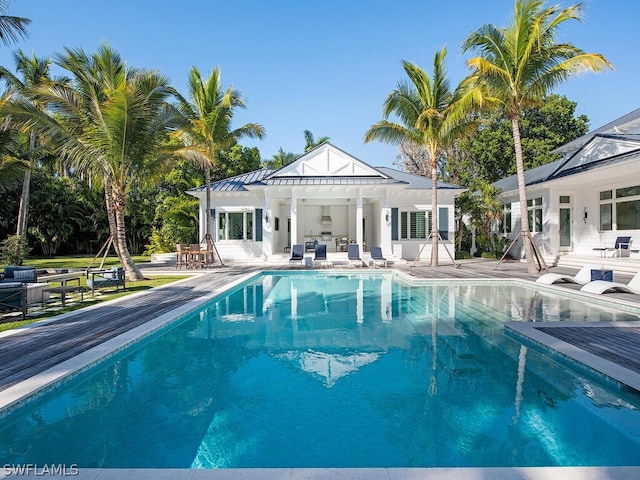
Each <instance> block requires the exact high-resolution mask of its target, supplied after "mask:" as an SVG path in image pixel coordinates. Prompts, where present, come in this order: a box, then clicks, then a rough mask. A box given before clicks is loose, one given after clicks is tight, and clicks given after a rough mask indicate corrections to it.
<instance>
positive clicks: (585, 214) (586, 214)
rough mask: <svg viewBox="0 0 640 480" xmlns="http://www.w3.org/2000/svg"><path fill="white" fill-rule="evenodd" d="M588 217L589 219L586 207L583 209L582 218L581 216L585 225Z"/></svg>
mask: <svg viewBox="0 0 640 480" xmlns="http://www.w3.org/2000/svg"><path fill="white" fill-rule="evenodd" d="M588 217H589V213H588V212H587V207H584V216H583V220H584V223H587V218H588Z"/></svg>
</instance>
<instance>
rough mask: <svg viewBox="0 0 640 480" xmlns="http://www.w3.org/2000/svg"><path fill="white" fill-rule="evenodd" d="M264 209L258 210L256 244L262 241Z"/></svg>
mask: <svg viewBox="0 0 640 480" xmlns="http://www.w3.org/2000/svg"><path fill="white" fill-rule="evenodd" d="M263 220H264V219H263V218H262V209H261V208H256V222H255V223H256V242H261V241H262V221H263Z"/></svg>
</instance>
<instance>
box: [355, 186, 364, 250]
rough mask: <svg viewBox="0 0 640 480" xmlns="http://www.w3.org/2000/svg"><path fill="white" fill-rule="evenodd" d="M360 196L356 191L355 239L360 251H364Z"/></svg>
mask: <svg viewBox="0 0 640 480" xmlns="http://www.w3.org/2000/svg"><path fill="white" fill-rule="evenodd" d="M362 216H363V215H362V196H361V194H360V192H358V198H356V241H357V242H358V245H360V252H361V253H362V252H363V251H364V232H363V231H362Z"/></svg>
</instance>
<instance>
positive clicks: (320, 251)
mask: <svg viewBox="0 0 640 480" xmlns="http://www.w3.org/2000/svg"><path fill="white" fill-rule="evenodd" d="M313 263H319V264H320V265H325V266H326V264H327V246H326V245H325V244H324V243H319V244H318V245H316V253H315V256H314V257H313Z"/></svg>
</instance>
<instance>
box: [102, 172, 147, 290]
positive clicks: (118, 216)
mask: <svg viewBox="0 0 640 480" xmlns="http://www.w3.org/2000/svg"><path fill="white" fill-rule="evenodd" d="M104 189H105V202H106V206H107V217H108V218H109V231H110V232H111V238H113V247H114V249H115V251H116V255H118V259H119V260H120V263H121V264H122V266H123V267H124V269H125V273H126V275H127V278H128V279H129V280H130V281H136V280H144V275H142V272H141V271H140V269H139V268H138V267H137V266H136V264H135V263H134V261H133V258H131V253H129V248H128V247H127V235H126V231H125V223H124V209H125V205H126V194H125V192H123V191H121V190H120V189H117V188H114V186H113V183H112V182H111V180H110V179H109V178H107V177H105V186H104Z"/></svg>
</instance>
